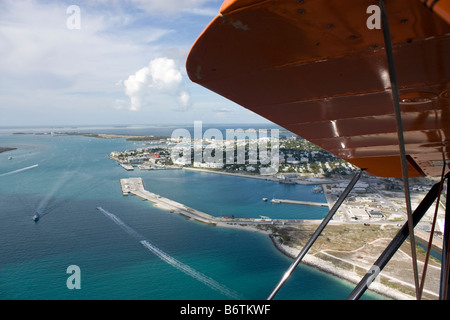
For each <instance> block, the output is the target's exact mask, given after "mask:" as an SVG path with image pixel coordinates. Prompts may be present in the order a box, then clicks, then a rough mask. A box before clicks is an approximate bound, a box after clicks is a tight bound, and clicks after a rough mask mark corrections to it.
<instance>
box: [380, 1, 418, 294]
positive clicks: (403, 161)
mask: <svg viewBox="0 0 450 320" xmlns="http://www.w3.org/2000/svg"><path fill="white" fill-rule="evenodd" d="M379 3H380V8H381V18H382V23H383V36H384V43H385V50H386V55H387V61H388V67H389V76H390V80H391V89H392V90H391V92H392V99H393V102H394V109H395V118H396V121H397V134H398V140H399V147H400V156H401V167H402V176H403V188H404V191H405V202H406V211H407V215H408V227H409V239H410V243H411V257H412V264H413V270H414V283H415V289H416V298H417V299H419V272H418V267H417V255H416V241H415V237H414V227H413V225H412V209H411V197H410V193H409V180H408V167H407V160H406V149H405V139H404V137H403V124H402V116H401V109H400V99H399V93H398V83H397V74H396V71H395V62H394V53H393V51H392V42H391V33H390V30H389V21H388V17H387V13H386V7H385V4H384V0H380V2H379Z"/></svg>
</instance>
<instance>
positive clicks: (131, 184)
mask: <svg viewBox="0 0 450 320" xmlns="http://www.w3.org/2000/svg"><path fill="white" fill-rule="evenodd" d="M120 182H121V186H122V192H123V194H124V195H128V194H129V193H131V194H133V195H136V196H138V197H140V198H143V199H145V200H147V201H150V202H152V203H153V204H154V205H155V206H156V207H158V208H160V209H162V210H166V211H170V212H172V213H176V214H179V215H182V216H184V217H186V218H187V219H189V220H193V221H197V222H200V223H204V224H206V225H210V226H216V227H221V228H233V229H239V230H245V231H250V232H258V233H261V234H265V235H267V236H268V237H269V238H270V239H271V241H272V243H273V245H274V246H275V248H276V249H277V250H278V251H279V252H281V253H282V254H284V255H285V256H287V257H289V258H291V259H296V257H297V256H298V254H299V252H300V250H299V249H298V248H294V247H291V246H287V245H284V244H282V243H281V242H280V240H279V239H278V238H277V237H276V236H274V233H273V230H270V231H268V230H263V229H261V228H259V226H261V225H264V223H263V224H252V223H250V220H248V221H247V220H244V221H242V220H236V221H234V222H232V221H226V220H222V219H220V218H217V217H213V216H211V215H209V214H206V213H203V212H200V211H198V210H196V209H193V208H188V207H186V206H184V205H183V204H180V203H178V202H175V201H173V200H171V199H167V198H164V197H161V196H159V195H157V194H154V193H152V192H150V191H147V190H145V189H144V186H143V183H142V179H141V178H129V179H121V181H120ZM311 223H312V222H311ZM317 223H320V220H319V221H314V223H313V224H317ZM267 224H270V223H266V225H267ZM302 263H303V264H305V265H308V266H310V267H313V268H315V269H317V270H319V271H321V272H324V273H327V274H329V275H332V276H335V277H337V278H339V279H341V280H344V281H347V282H350V283H352V284H358V283H359V281H360V280H361V276H359V275H357V274H356V273H354V272H351V271H348V270H344V269H341V268H339V267H338V266H336V265H335V264H333V263H332V262H330V261H328V260H324V259H320V258H318V257H316V256H315V255H312V254H307V255H306V256H305V257H304V259H303V261H302ZM369 291H372V292H375V293H377V294H379V295H381V296H384V297H386V298H389V299H394V300H411V299H413V297H411V296H408V295H405V294H402V293H401V292H399V291H398V290H395V289H392V288H389V287H387V286H385V285H382V284H381V283H379V282H377V281H375V282H374V283H372V284H371V287H370V289H369Z"/></svg>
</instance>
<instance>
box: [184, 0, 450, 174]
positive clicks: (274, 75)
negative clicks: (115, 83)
mask: <svg viewBox="0 0 450 320" xmlns="http://www.w3.org/2000/svg"><path fill="white" fill-rule="evenodd" d="M429 2H430V1H429ZM434 3H435V8H434V10H435V11H432V10H431V9H429V8H428V7H426V6H425V5H424V4H423V3H422V1H419V0H391V1H386V10H387V13H388V17H389V23H390V28H391V39H392V44H393V48H392V52H393V56H394V60H395V67H396V72H397V78H398V91H399V96H400V99H399V100H400V105H401V116H402V123H403V135H404V145H405V150H406V155H407V163H408V174H409V176H410V177H418V176H438V175H440V174H441V171H442V165H443V161H445V160H448V159H449V158H450V141H449V139H450V24H449V23H448V22H446V20H445V17H446V15H447V18H448V17H449V16H450V14H449V13H450V1H448V0H441V1H439V2H436V1H434ZM376 4H377V1H370V0H369V1H367V0H364V1H363V0H345V1H342V0H226V1H225V2H224V3H223V5H222V7H221V9H220V14H218V16H217V17H216V18H215V19H214V20H213V21H212V22H211V23H210V24H209V26H208V27H207V28H206V30H205V31H204V32H203V33H202V34H201V36H200V37H199V38H198V40H197V41H196V43H195V44H194V46H193V47H192V49H191V52H190V53H189V56H188V60H187V71H188V74H189V77H190V79H191V80H192V81H194V82H196V83H198V84H200V85H202V86H204V87H206V88H208V89H210V90H212V91H214V92H216V93H218V94H220V95H222V96H224V97H226V98H228V99H230V100H232V101H234V102H236V103H238V104H240V105H242V106H244V107H245V108H248V109H249V110H251V111H253V112H255V113H257V114H259V115H261V116H263V117H265V118H267V119H269V120H270V121H272V122H274V123H276V124H278V125H280V126H282V127H284V128H286V129H288V130H289V131H291V132H294V133H296V134H298V135H299V136H301V137H303V138H305V139H307V140H309V141H311V142H312V143H314V144H316V145H318V146H320V147H322V148H323V149H325V150H327V151H329V152H331V153H333V154H335V155H336V156H338V157H340V158H342V159H345V160H347V161H349V162H350V163H352V164H354V165H356V166H357V167H359V168H366V170H367V171H368V172H369V173H372V174H374V175H377V176H385V177H401V176H402V170H401V161H400V151H399V140H398V135H397V126H396V118H395V114H394V107H393V98H392V94H391V82H390V79H389V72H388V64H387V60H386V51H385V44H384V41H383V32H382V30H379V29H369V28H368V26H367V20H368V19H369V18H370V13H368V10H367V9H368V6H370V5H376ZM436 11H439V14H437V13H436ZM443 17H444V18H443ZM374 18H376V17H374Z"/></svg>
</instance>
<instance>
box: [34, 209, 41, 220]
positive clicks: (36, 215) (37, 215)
mask: <svg viewBox="0 0 450 320" xmlns="http://www.w3.org/2000/svg"><path fill="white" fill-rule="evenodd" d="M40 217H41V215H40V214H39V212H37V211H36V212H35V214H34V216H33V221H34V222H38V221H39V218H40Z"/></svg>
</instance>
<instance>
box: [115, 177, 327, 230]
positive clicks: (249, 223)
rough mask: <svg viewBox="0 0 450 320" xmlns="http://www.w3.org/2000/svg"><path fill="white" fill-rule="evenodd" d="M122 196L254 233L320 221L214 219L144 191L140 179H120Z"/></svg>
mask: <svg viewBox="0 0 450 320" xmlns="http://www.w3.org/2000/svg"><path fill="white" fill-rule="evenodd" d="M120 184H121V187H122V194H123V195H124V196H128V195H130V194H131V195H135V196H138V197H140V198H142V199H144V200H147V201H150V202H152V203H154V204H155V205H156V206H157V207H159V208H161V209H164V210H168V211H170V212H172V213H176V214H180V215H183V216H185V217H187V218H189V219H191V220H194V221H198V222H202V223H206V224H209V225H215V226H220V227H245V228H247V229H252V230H253V231H255V230H254V229H255V227H257V226H261V225H275V224H278V225H288V224H292V225H298V224H305V223H308V224H318V223H320V220H301V219H271V218H270V217H266V216H260V218H230V217H215V216H212V215H210V214H207V213H205V212H201V211H199V210H196V209H193V208H189V207H187V206H185V205H184V204H181V203H178V202H176V201H173V200H171V199H168V198H165V197H162V196H161V195H158V194H156V193H153V192H150V191H148V190H146V189H145V187H144V184H143V181H142V178H126V179H120ZM256 231H258V230H256Z"/></svg>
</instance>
